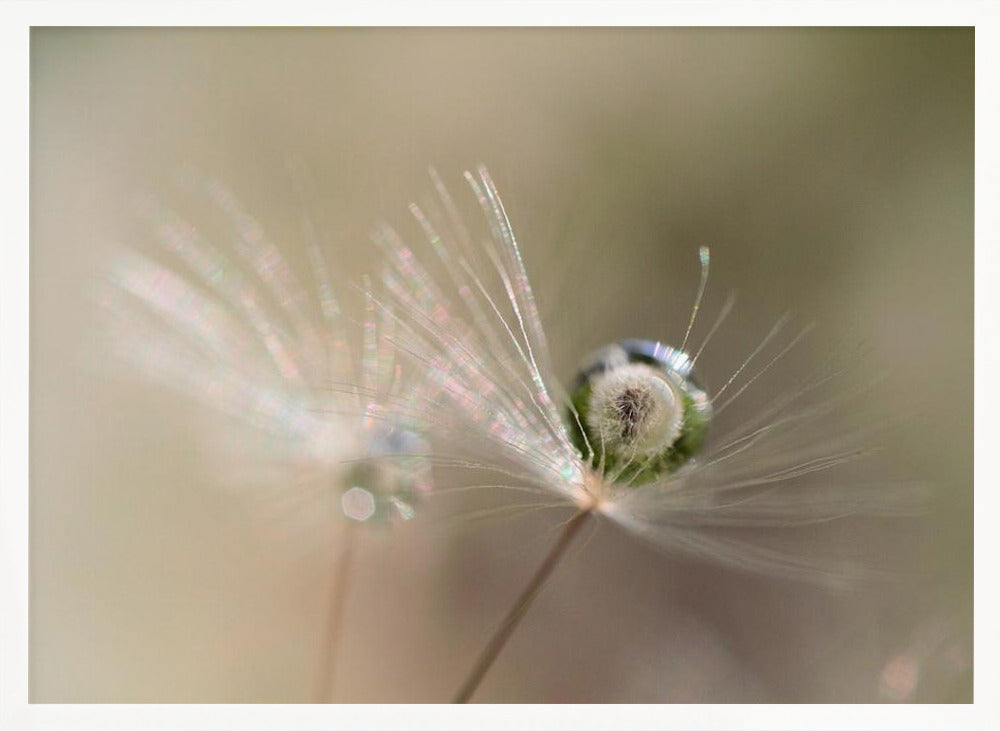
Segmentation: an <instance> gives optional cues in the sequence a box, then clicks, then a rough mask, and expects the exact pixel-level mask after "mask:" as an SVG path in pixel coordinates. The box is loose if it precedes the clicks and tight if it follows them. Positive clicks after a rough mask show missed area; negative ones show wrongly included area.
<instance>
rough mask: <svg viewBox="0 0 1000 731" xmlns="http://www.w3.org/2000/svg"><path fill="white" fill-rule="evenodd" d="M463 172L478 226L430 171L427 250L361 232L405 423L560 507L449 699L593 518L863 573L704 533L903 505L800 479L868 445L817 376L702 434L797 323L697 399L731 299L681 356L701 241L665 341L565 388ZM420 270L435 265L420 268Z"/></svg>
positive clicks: (662, 540) (694, 543) (587, 372)
mask: <svg viewBox="0 0 1000 731" xmlns="http://www.w3.org/2000/svg"><path fill="white" fill-rule="evenodd" d="M464 177H465V182H466V184H467V185H468V187H469V189H470V190H471V192H472V194H473V197H474V199H475V200H476V202H477V203H478V205H479V208H480V210H481V213H482V215H483V217H484V219H485V222H486V227H487V229H488V234H487V235H482V236H476V235H474V234H473V233H472V232H471V230H470V228H469V227H468V226H467V225H466V223H465V222H464V220H463V217H462V216H461V215H460V213H459V207H458V205H457V204H456V203H455V201H454V199H453V198H452V197H451V195H450V193H449V192H448V190H447V188H446V187H445V185H444V183H443V182H442V181H441V179H440V177H439V176H438V175H437V173H436V172H434V171H433V170H431V179H432V182H433V186H434V188H435V191H436V194H437V200H436V202H434V203H432V204H430V205H428V206H427V207H426V209H425V208H422V207H420V206H418V205H417V204H412V205H411V206H410V212H411V214H412V215H413V217H414V219H415V220H416V222H417V224H418V225H419V227H420V229H421V231H422V232H423V235H424V237H425V238H426V241H427V243H428V244H429V247H430V251H431V252H432V255H431V256H430V257H428V259H427V260H426V263H425V262H424V261H423V260H422V259H421V257H418V256H417V255H416V253H415V252H414V251H413V250H412V249H411V248H410V247H409V246H408V245H407V244H406V243H405V242H404V240H403V238H402V237H401V236H400V235H399V234H397V233H396V231H395V230H394V229H393V228H391V227H390V226H388V225H384V224H383V225H381V226H380V227H379V228H378V230H377V231H376V233H375V234H374V237H373V238H374V241H375V243H376V245H377V246H378V247H379V248H380V249H381V250H382V252H383V254H384V255H385V257H386V265H385V267H384V269H383V272H382V276H381V284H382V290H383V291H384V293H386V294H385V296H384V297H381V298H380V297H375V296H374V295H373V299H374V300H375V301H376V302H377V303H378V306H379V307H380V308H381V309H382V310H383V311H384V312H387V313H398V314H392V315H391V317H392V319H393V320H394V321H395V322H396V325H397V327H396V329H395V331H394V332H393V334H392V335H391V339H392V340H393V342H394V343H395V344H396V346H397V348H398V350H399V351H400V353H401V354H402V355H403V357H405V358H407V359H409V360H410V361H411V362H413V363H414V364H415V365H416V366H417V367H418V368H420V369H422V370H423V372H424V380H425V384H424V387H425V388H427V389H428V393H429V394H430V398H429V399H428V400H427V401H426V402H425V403H424V404H423V406H422V407H421V420H422V422H423V423H424V424H425V425H426V426H427V430H428V434H427V436H428V439H429V440H430V442H431V443H432V444H433V447H434V451H435V452H439V451H440V452H447V453H449V454H452V453H453V454H456V455H462V456H463V457H464V458H465V459H467V460H468V464H470V465H479V466H480V467H481V468H482V469H487V470H492V471H496V472H500V473H505V474H510V475H513V476H516V478H517V479H518V486H517V488H516V489H521V490H538V491H541V493H542V494H548V495H550V496H555V497H557V498H558V499H559V500H560V501H561V502H562V504H564V505H566V506H568V507H573V508H575V510H576V513H575V515H574V517H573V518H572V519H570V520H569V521H568V522H567V523H566V524H565V526H564V528H563V532H562V534H561V535H560V537H559V538H558V539H557V541H556V543H555V545H554V547H553V548H552V549H551V551H550V553H549V554H548V555H547V557H546V558H545V559H544V561H543V562H542V565H541V567H540V568H539V569H538V571H537V572H536V573H535V575H534V577H533V578H532V579H531V580H530V581H529V583H528V586H527V588H526V589H525V590H524V592H523V593H522V595H521V596H520V597H519V598H518V600H517V601H516V602H515V603H514V606H513V608H512V609H511V610H510V612H509V613H508V615H507V616H506V617H505V619H504V620H503V621H502V622H501V624H500V626H499V628H498V630H497V631H496V633H495V634H494V635H493V637H492V639H491V640H490V642H489V643H488V644H487V646H486V648H485V649H484V650H483V653H482V654H481V655H480V657H479V659H478V661H477V662H476V665H475V666H474V668H473V670H472V672H471V673H470V675H469V676H468V677H467V679H466V681H465V682H464V683H463V685H462V687H461V689H460V690H459V692H458V693H457V695H456V697H455V700H456V702H465V701H467V700H469V699H470V698H471V696H472V695H473V693H474V692H475V690H476V688H477V687H478V685H479V683H480V681H481V680H482V679H483V677H484V676H485V674H486V672H487V671H488V670H489V668H490V666H491V665H492V663H493V661H494V660H495V659H496V657H497V655H498V654H499V652H500V650H501V649H502V648H503V646H504V644H505V643H506V641H507V639H508V638H509V637H510V635H511V634H512V633H513V631H514V629H515V628H516V626H517V624H518V622H519V621H520V620H521V618H523V616H524V614H525V613H526V611H527V609H528V608H529V606H530V604H531V603H532V601H533V600H534V599H535V597H536V596H537V595H538V593H539V592H540V591H541V589H542V588H543V586H544V584H545V582H546V581H547V579H548V577H549V576H550V575H551V572H552V570H553V569H554V568H555V566H556V565H557V563H558V561H559V560H560V558H561V557H562V556H563V555H564V552H565V550H566V548H567V547H568V545H569V544H570V542H571V540H572V538H573V536H575V535H576V534H577V531H578V530H579V527H580V526H581V525H582V524H583V523H585V522H587V519H588V518H590V517H591V516H596V517H601V518H604V519H606V520H610V521H611V522H612V523H614V524H616V525H618V526H620V527H622V528H624V529H625V530H627V531H628V532H630V533H633V534H636V535H639V536H641V537H643V538H645V539H647V540H649V541H651V542H652V543H654V544H656V545H658V546H661V547H663V548H666V549H668V550H671V551H676V552H680V553H686V554H688V555H691V556H694V557H696V558H701V559H709V560H712V561H716V562H720V563H723V564H726V565H728V566H730V567H733V568H738V569H745V570H752V571H758V572H763V573H768V574H771V575H774V576H782V577H788V578H795V579H803V580H809V581H816V582H819V583H826V584H833V585H843V584H846V583H850V582H852V581H855V580H857V579H858V578H860V577H861V576H862V575H863V573H864V572H862V571H861V570H860V569H859V568H858V567H856V566H852V565H849V564H844V563H838V562H823V561H820V560H818V559H813V558H810V557H808V556H805V555H798V554H796V553H794V552H786V551H780V550H777V549H775V548H772V547H768V546H764V545H758V544H756V543H754V542H752V541H749V540H746V539H740V538H733V537H731V536H726V535H717V534H716V533H715V529H723V528H748V527H770V528H785V527H790V526H796V525H806V524H810V523H817V522H825V521H829V520H834V519H836V518H840V517H845V516H848V515H854V514H859V513H867V514H876V515H895V514H902V513H906V512H908V511H910V510H911V509H912V497H913V493H912V490H911V487H912V486H909V485H904V486H892V485H885V484H883V485H876V486H872V485H870V484H865V485H860V484H855V485H850V484H848V485H826V486H821V487H813V486H803V484H802V483H801V478H804V477H806V476H808V475H812V474H816V473H820V472H823V471H825V470H828V469H831V468H833V467H836V466H839V465H842V464H845V463H847V462H850V461H852V460H854V459H857V458H859V457H861V456H863V455H865V454H866V453H867V451H868V450H867V449H865V448H863V447H864V445H865V438H866V437H867V436H868V435H867V434H865V433H864V432H861V431H855V430H845V431H844V432H840V433H838V432H834V431H833V430H830V429H827V428H826V426H825V424H824V422H823V420H822V419H823V417H824V416H826V415H828V414H829V413H830V410H831V408H832V405H831V404H830V403H819V404H815V403H808V399H807V397H808V396H810V395H812V394H813V392H814V391H816V390H817V389H818V388H819V386H820V385H822V384H823V383H824V382H825V381H826V380H828V379H827V378H824V379H819V380H818V381H814V382H806V383H803V384H801V385H799V386H789V387H787V388H785V389H784V390H783V391H782V392H781V394H780V395H779V397H778V398H776V399H775V400H774V401H773V402H772V403H771V404H770V405H768V406H767V407H765V408H764V409H763V410H762V411H761V412H760V413H759V414H758V415H757V416H756V417H753V418H751V419H748V420H744V421H743V422H742V423H740V424H738V425H737V426H736V428H734V429H732V430H731V431H729V432H727V433H724V434H723V435H721V436H715V438H712V439H709V438H708V437H709V425H710V423H711V422H712V421H713V420H715V419H716V418H717V417H718V416H719V415H721V414H722V413H723V412H724V411H726V410H727V409H728V408H729V407H730V406H731V405H732V404H733V403H734V402H735V401H736V400H737V399H739V398H740V397H741V396H743V395H744V393H746V392H747V390H748V389H749V388H750V387H751V386H752V385H753V384H755V383H758V382H760V381H761V380H762V379H764V377H765V376H766V375H767V374H768V372H769V371H770V370H771V369H772V367H773V366H774V365H775V363H777V362H778V361H779V360H780V359H781V358H783V357H784V356H785V355H786V354H787V353H788V352H789V351H790V350H791V349H792V348H793V347H794V346H795V345H796V344H797V343H799V342H800V341H801V340H802V339H803V338H804V337H806V336H807V335H808V333H809V332H810V330H811V329H812V328H811V326H808V327H806V328H804V329H802V330H800V331H799V332H797V333H795V334H793V335H792V336H791V337H790V338H789V339H787V340H786V342H785V344H784V345H783V346H780V347H779V349H778V352H777V353H776V354H775V355H773V356H770V357H769V359H768V360H766V361H764V364H763V365H762V366H759V365H758V363H759V362H760V361H761V360H762V359H763V358H764V357H765V355H764V354H765V353H766V352H767V351H768V350H769V349H770V348H772V347H773V346H772V343H773V342H775V341H776V340H777V339H778V338H779V336H780V335H782V334H783V333H784V331H785V328H786V326H787V325H788V323H789V322H790V317H789V316H788V315H784V316H782V317H781V318H780V319H779V320H778V321H777V322H776V324H775V325H774V326H773V327H772V328H771V330H770V331H769V332H768V333H767V334H766V335H765V337H764V338H763V339H762V340H761V341H760V343H759V345H758V346H757V347H756V348H754V349H753V350H752V351H751V352H750V354H749V355H748V356H747V357H746V358H745V359H743V361H742V362H740V363H739V365H738V366H737V367H736V368H735V369H734V370H733V371H732V375H731V377H729V378H728V380H726V381H725V382H724V383H723V385H722V386H721V387H720V388H719V389H718V390H717V391H715V393H714V394H712V395H709V392H708V391H707V390H705V389H704V388H703V387H702V386H701V385H700V382H699V381H698V379H697V377H696V376H695V373H694V366H695V362H696V361H698V360H699V359H700V358H701V357H702V354H703V352H704V351H705V349H706V347H707V346H708V345H709V341H710V340H711V339H712V337H713V336H714V335H715V333H716V331H717V330H718V329H719V328H721V327H722V325H723V322H724V320H726V318H727V317H728V315H729V314H730V312H731V311H732V309H733V300H732V299H730V300H728V301H727V303H726V304H725V305H724V306H723V308H722V311H721V312H720V314H719V316H718V318H717V319H716V320H715V322H714V323H713V324H712V325H711V327H710V329H709V331H708V333H707V335H706V336H705V337H704V340H703V341H702V342H701V344H700V345H699V346H698V347H697V349H696V350H695V351H694V353H695V354H694V356H693V357H692V356H691V355H689V354H688V350H687V347H688V343H689V342H690V338H691V336H692V334H693V332H694V331H695V325H696V321H697V315H698V313H699V309H700V307H701V302H702V298H703V295H704V293H705V289H706V285H707V281H708V271H709V251H708V249H707V248H702V249H701V250H700V252H699V257H700V260H701V265H702V266H701V278H700V281H699V285H698V289H697V294H696V297H695V301H694V305H693V307H692V311H691V316H690V319H689V321H688V324H687V329H686V331H685V333H684V336H683V338H682V339H681V341H680V347H679V348H674V347H671V346H668V345H665V344H663V343H660V342H656V341H646V340H635V339H632V340H623V341H622V342H620V343H617V344H613V345H610V346H608V347H606V348H604V349H602V350H600V351H598V352H597V353H595V354H593V355H592V356H591V357H590V358H588V359H586V360H585V361H584V362H583V364H582V366H581V368H580V372H579V375H578V376H577V379H576V382H575V384H574V387H573V389H572V392H570V393H567V392H566V391H565V390H564V389H563V388H562V387H561V386H560V383H559V381H558V380H557V379H556V377H555V375H554V372H553V368H552V365H551V361H550V356H549V350H548V344H547V339H546V334H545V331H544V330H543V328H542V324H541V320H540V317H539V314H538V308H537V306H536V303H535V296H534V293H533V291H532V287H531V284H530V283H529V280H528V277H527V273H526V269H525V266H524V263H523V261H522V258H521V249H520V246H519V244H518V242H517V239H516V237H515V235H514V231H513V228H512V227H511V224H510V221H509V219H508V216H507V212H506V209H505V208H504V205H503V203H502V201H501V199H500V196H499V194H498V193H497V189H496V186H495V185H494V183H493V180H492V179H491V177H490V175H489V173H488V172H487V170H486V169H485V168H484V167H482V166H480V167H479V168H478V169H477V171H476V174H472V173H470V172H466V173H465V176H464ZM435 268H436V269H438V270H440V271H439V275H443V277H441V276H436V275H435V274H434V273H433V272H432V269H435ZM754 369H756V370H754ZM723 396H725V398H724V399H723V398H722V397H723ZM817 427H818V428H817ZM859 445H861V446H859Z"/></svg>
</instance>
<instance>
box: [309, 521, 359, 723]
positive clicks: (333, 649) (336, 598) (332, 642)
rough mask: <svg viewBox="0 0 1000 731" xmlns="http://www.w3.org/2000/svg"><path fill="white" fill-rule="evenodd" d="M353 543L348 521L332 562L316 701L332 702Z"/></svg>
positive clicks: (354, 532)
mask: <svg viewBox="0 0 1000 731" xmlns="http://www.w3.org/2000/svg"><path fill="white" fill-rule="evenodd" d="M357 542H358V524H357V523H355V522H354V521H353V520H352V521H349V522H348V523H347V524H346V525H345V527H344V531H343V534H342V538H341V545H340V550H339V551H338V552H337V558H336V560H335V561H334V568H333V571H334V573H333V580H332V581H331V584H330V586H331V588H330V609H329V613H328V614H327V621H326V633H325V635H324V642H323V658H322V664H321V666H320V672H319V680H318V685H317V698H318V701H317V702H319V703H334V702H335V700H334V698H335V694H334V684H335V682H336V678H337V656H338V654H339V651H340V641H341V637H342V636H343V624H344V607H345V606H346V604H347V593H348V591H349V589H350V586H351V582H350V578H351V574H352V573H353V571H352V569H353V567H354V554H355V552H356V549H357Z"/></svg>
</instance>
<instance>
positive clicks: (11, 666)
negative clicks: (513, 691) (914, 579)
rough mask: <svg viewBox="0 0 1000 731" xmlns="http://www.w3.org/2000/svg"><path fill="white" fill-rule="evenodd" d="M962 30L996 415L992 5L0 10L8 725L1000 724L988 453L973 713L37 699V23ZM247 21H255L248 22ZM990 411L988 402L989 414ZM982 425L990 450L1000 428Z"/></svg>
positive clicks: (998, 258)
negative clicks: (33, 214)
mask: <svg viewBox="0 0 1000 731" xmlns="http://www.w3.org/2000/svg"><path fill="white" fill-rule="evenodd" d="M567 18H570V19H572V21H573V24H574V26H595V25H596V26H620V25H672V26H711V25H719V24H723V25H729V26H760V25H774V26H780V25H827V24H834V25H846V26H858V25H961V26H971V25H974V26H976V129H977V138H976V176H975V182H976V213H975V224H976V276H975V284H976V322H975V338H976V342H977V343H980V344H985V345H984V346H983V347H980V348H977V352H976V361H977V362H976V366H977V368H976V377H975V390H976V402H977V404H979V405H982V404H985V407H982V406H981V408H980V413H981V414H982V413H985V414H988V415H992V413H993V410H994V409H993V407H998V408H1000V399H998V390H1000V386H998V381H994V380H993V379H992V378H991V377H990V376H991V375H992V374H993V373H996V372H998V371H1000V362H998V361H1000V358H998V357H997V352H998V347H995V346H994V343H998V342H1000V338H998V335H1000V333H998V332H997V323H998V322H1000V317H998V315H1000V298H998V296H997V293H998V291H1000V288H996V282H997V281H1000V276H998V275H1000V253H998V250H997V240H998V239H997V234H998V232H1000V228H998V225H997V209H998V201H997V193H998V186H997V177H998V174H1000V173H998V171H1000V155H998V144H997V136H998V133H1000V116H998V109H997V99H996V90H997V89H1000V76H998V69H1000V24H998V23H997V13H996V11H995V10H994V8H993V7H992V6H991V5H990V4H989V3H988V2H986V1H985V0H983V1H982V2H972V1H966V2H961V1H957V2H947V3H944V2H940V3H938V2H855V1H853V0H845V1H844V2H839V3H834V2H790V1H787V0H786V1H784V2H781V1H772V0H758V1H747V2H733V1H730V2H708V1H705V2H692V1H683V2H682V1H676V2H660V3H652V2H635V1H623V2H617V3H610V2H593V1H592V2H573V1H570V0H563V1H561V2H560V1H558V0H548V1H545V0H543V1H541V2H524V1H523V0H509V1H508V2H490V3H486V2H482V3H470V2H455V1H451V2H446V1H438V2H429V3H428V2H424V3H405V2H378V3H369V4H365V5H362V4H346V3H334V4H332V5H330V4H320V3H308V2H295V1H292V2H289V1H288V0H286V1H285V2H281V3H274V2H231V1H227V0H218V1H217V2H211V3H192V2H174V3H167V2H147V3H143V4H141V5H140V4H138V3H123V2H75V3H70V2H35V3H32V2H26V1H21V2H7V3H4V4H3V5H0V89H2V92H3V95H2V97H0V98H2V99H3V103H4V109H5V111H4V112H3V114H0V128H2V133H0V186H2V187H0V221H3V229H2V230H3V233H4V236H3V239H2V240H0V328H2V329H0V338H2V340H0V550H2V554H0V581H2V584H0V591H2V594H0V653H2V657H0V728H3V729H21V728H33V729H60V730H61V729H69V728H94V729H129V730H130V731H131V730H132V729H137V728H143V729H151V730H154V729H176V728H199V729H237V728H238V729H272V728H296V729H320V728H330V727H331V726H334V727H336V728H357V729H376V728H378V729H382V728H406V729H410V728H437V729H486V728H498V727H500V728H512V727H531V728H552V729H581V730H583V729H604V728H626V727H628V728H650V727H652V728H664V729H666V728H686V729H711V728H729V729H758V728H770V729H833V728H837V729H869V728H879V729H883V728H884V729H888V728H906V729H995V728H998V727H1000V714H998V713H997V710H998V704H997V701H996V696H997V694H998V693H1000V677H998V669H997V668H998V665H997V650H998V649H1000V648H998V643H997V639H998V634H1000V633H998V630H997V621H998V619H1000V607H998V602H997V576H996V573H997V572H996V570H995V565H994V564H993V562H992V560H991V559H992V558H993V557H995V556H996V555H997V548H998V535H1000V531H998V530H997V529H996V527H995V526H993V524H992V523H993V521H992V518H993V516H995V515H998V514H1000V511H998V510H997V506H998V504H1000V498H998V491H1000V480H998V479H997V478H998V469H997V463H991V462H988V461H986V460H985V459H980V460H979V461H978V462H977V463H976V466H975V478H976V483H977V485H979V486H981V489H978V490H977V491H976V502H975V531H976V533H975V556H976V563H977V566H978V567H979V569H980V570H979V571H977V572H976V584H975V586H976V595H975V613H976V617H978V618H979V619H980V622H979V623H978V625H977V626H976V630H975V650H976V652H975V681H974V688H975V698H976V699H977V701H976V703H975V704H973V705H964V706H878V705H842V706H812V705H796V706H745V705H698V706H685V705H670V706H646V705H620V706H604V705H590V706H565V705H551V706H523V705H506V706H462V707H451V706H439V705H406V706H393V705H382V706H378V705H353V706H306V705H302V706H281V705H270V706H269V705H252V706H242V705H231V706H226V705H200V706H199V705H148V706H115V705H29V704H28V703H27V697H28V696H27V693H28V675H27V667H28V502H29V501H28V429H27V424H28V344H29V340H28V260H29V256H28V189H27V185H26V182H27V180H28V174H29V154H28V150H29V148H28V144H27V143H28V133H29V117H28V114H29V109H28V81H29V57H28V52H29V47H28V44H29V29H30V27H31V26H33V25H37V26H49V25H89V26H95V25H96V26H100V25H104V26H126V25H127V26H143V25H178V26H185V25H188V26H190V25H216V26H237V25H238V26H246V25H265V26H266V25H283V26H289V25H293V26H298V25H380V24H383V21H385V20H386V19H391V21H392V23H393V24H394V25H440V26H454V25H489V24H491V23H492V22H494V21H497V20H500V21H501V22H502V23H503V24H508V25H525V24H529V23H530V24H533V25H552V26H559V25H564V24H565V21H566V19H567ZM234 19H238V21H239V22H235V23H234V22H233V21H234ZM991 285H992V286H991ZM984 409H985V410H984ZM993 421H994V420H993V419H990V420H989V421H988V422H987V421H985V420H980V422H979V424H977V426H978V428H977V429H976V432H975V447H976V451H977V452H978V453H979V454H980V455H988V454H989V453H990V451H989V450H990V449H991V448H996V447H995V445H996V444H997V442H998V440H997V439H996V438H995V437H997V435H998V434H1000V429H998V428H997V427H996V426H994V424H993V423H992V422H993Z"/></svg>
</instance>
